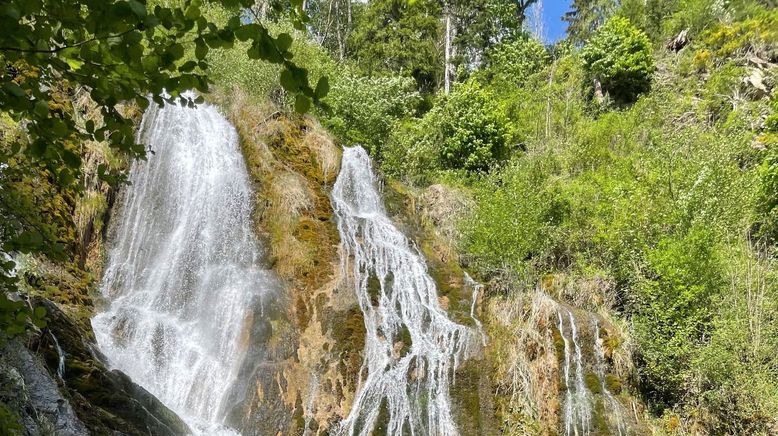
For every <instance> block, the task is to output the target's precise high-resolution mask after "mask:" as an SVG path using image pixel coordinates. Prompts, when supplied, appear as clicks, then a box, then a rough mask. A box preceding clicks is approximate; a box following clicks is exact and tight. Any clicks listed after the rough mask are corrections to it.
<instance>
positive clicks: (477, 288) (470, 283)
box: [463, 272, 487, 347]
mask: <svg viewBox="0 0 778 436" xmlns="http://www.w3.org/2000/svg"><path fill="white" fill-rule="evenodd" d="M463 282H464V283H465V286H467V287H469V288H470V289H472V290H473V296H472V299H471V302H470V319H472V320H473V322H474V323H475V327H476V329H477V330H478V333H480V334H481V345H483V346H484V347H485V346H486V338H487V337H486V332H484V326H483V324H482V323H481V320H480V319H478V317H476V316H475V305H476V303H477V302H478V296H479V295H480V294H481V292H483V290H484V285H482V284H481V283H478V282H477V281H475V280H473V278H472V277H470V274H468V273H467V272H465V274H464V277H463Z"/></svg>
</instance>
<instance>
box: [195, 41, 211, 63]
mask: <svg viewBox="0 0 778 436" xmlns="http://www.w3.org/2000/svg"><path fill="white" fill-rule="evenodd" d="M207 54H208V46H207V45H206V44H205V43H204V42H202V41H200V40H198V41H197V43H196V45H195V56H196V57H197V59H200V60H203V59H205V56H206V55H207Z"/></svg>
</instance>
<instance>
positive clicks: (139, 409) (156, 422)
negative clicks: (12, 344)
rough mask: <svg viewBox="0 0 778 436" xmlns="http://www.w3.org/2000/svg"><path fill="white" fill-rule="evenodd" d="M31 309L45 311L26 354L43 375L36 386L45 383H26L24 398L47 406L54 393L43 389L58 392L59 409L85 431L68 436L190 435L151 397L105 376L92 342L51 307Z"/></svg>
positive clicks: (121, 378) (116, 376)
mask: <svg viewBox="0 0 778 436" xmlns="http://www.w3.org/2000/svg"><path fill="white" fill-rule="evenodd" d="M32 304H33V305H41V306H43V307H45V308H46V311H47V318H48V326H47V330H48V331H46V330H44V331H43V332H39V333H37V334H34V335H31V337H30V338H29V340H28V342H27V350H28V352H29V354H30V356H31V358H32V359H33V361H37V362H38V364H39V365H40V367H42V368H43V369H44V371H43V372H42V373H40V374H41V378H40V380H48V382H43V381H40V380H39V384H36V385H32V384H30V383H29V382H27V385H28V390H29V391H30V397H31V398H33V399H34V398H35V397H36V395H37V396H42V398H43V399H47V400H50V401H53V398H54V397H52V395H53V394H54V392H53V391H51V390H50V389H48V387H51V386H54V387H55V389H58V392H59V393H61V395H60V397H61V398H62V402H63V403H64V405H65V406H67V407H69V408H71V409H72V411H74V412H75V415H76V416H77V417H78V419H79V420H80V422H81V423H83V424H82V426H85V427H86V429H87V430H88V431H85V432H83V433H72V434H122V435H165V436H168V435H183V434H189V433H190V429H189V428H188V427H187V425H186V424H185V423H184V422H183V421H182V420H181V419H180V418H179V417H178V416H177V415H176V414H175V413H173V412H172V411H171V410H170V409H168V408H167V407H166V406H165V405H164V404H162V402H161V401H159V400H158V399H157V398H156V397H154V396H153V395H151V394H150V393H149V392H148V391H146V390H145V389H144V388H142V387H141V386H139V385H137V384H136V383H134V382H133V381H132V380H130V378H129V377H128V376H127V375H126V374H124V373H122V372H121V371H118V370H109V369H108V368H107V367H106V365H105V363H104V362H103V359H102V356H100V355H99V353H98V352H97V351H96V346H95V345H94V344H93V343H92V342H91V340H90V339H89V338H91V337H92V336H91V335H90V334H88V333H87V332H84V331H83V330H82V329H81V328H80V327H79V325H78V324H77V323H76V322H75V321H73V320H72V319H71V318H70V317H68V316H67V315H65V314H64V313H63V312H62V311H61V310H60V309H59V307H58V306H57V305H55V304H54V303H52V302H51V301H48V300H45V299H40V298H38V299H34V300H33V302H32ZM54 338H57V342H58V343H59V345H60V347H61V350H62V352H63V353H64V357H65V362H64V363H65V365H64V366H65V367H64V372H63V377H62V380H59V378H58V376H57V372H58V367H59V363H60V360H59V359H60V354H59V350H57V348H56V347H55V344H54ZM44 388H46V389H44ZM58 404H59V403H58ZM61 407H62V406H61ZM36 410H37V408H36ZM63 410H67V409H63ZM66 416H67V415H66ZM56 434H60V433H56ZM62 434H71V433H62Z"/></svg>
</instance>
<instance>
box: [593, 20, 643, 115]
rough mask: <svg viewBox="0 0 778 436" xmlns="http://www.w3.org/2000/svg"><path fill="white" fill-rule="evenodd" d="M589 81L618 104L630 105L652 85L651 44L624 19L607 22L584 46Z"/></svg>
mask: <svg viewBox="0 0 778 436" xmlns="http://www.w3.org/2000/svg"><path fill="white" fill-rule="evenodd" d="M582 55H583V60H584V68H585V69H586V72H587V74H588V75H589V78H590V79H591V80H592V81H594V82H595V83H599V84H601V85H602V89H603V90H604V91H605V92H607V93H608V94H610V96H611V97H612V98H613V99H614V100H615V101H617V102H620V103H630V102H633V101H634V100H635V99H636V98H637V96H638V95H639V94H641V93H643V92H646V91H648V89H649V88H650V86H651V75H652V74H653V72H654V58H653V56H652V54H651V41H650V40H649V39H648V36H646V34H645V33H643V32H642V31H640V30H638V29H637V28H635V26H633V25H632V23H630V21H629V20H628V19H626V18H623V17H613V18H611V19H610V20H608V21H607V22H606V23H605V24H604V25H603V26H602V27H601V28H599V29H598V30H597V33H596V34H595V35H594V37H593V38H592V39H591V41H590V42H589V43H588V44H587V45H586V46H585V47H584V49H583V52H582Z"/></svg>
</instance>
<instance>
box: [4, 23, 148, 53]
mask: <svg viewBox="0 0 778 436" xmlns="http://www.w3.org/2000/svg"><path fill="white" fill-rule="evenodd" d="M133 30H135V27H133V28H131V29H128V30H125V31H124V32H121V33H116V34H111V35H104V36H95V37H93V38H90V39H87V40H86V41H81V42H77V43H75V44H73V45H63V46H62V47H57V48H52V49H49V50H38V49H24V48H17V47H0V51H15V52H21V53H48V54H54V53H57V52H60V51H62V50H65V49H68V48H75V47H80V46H82V45H84V44H89V43H90V42H93V41H97V40H102V39H109V38H118V37H120V36H124V35H126V34H128V33H130V32H132V31H133Z"/></svg>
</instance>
